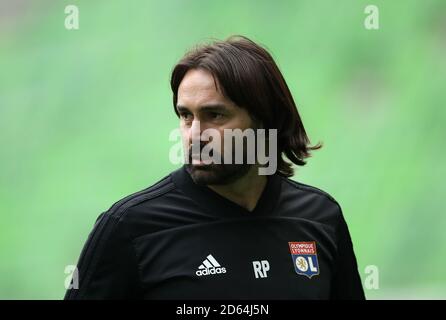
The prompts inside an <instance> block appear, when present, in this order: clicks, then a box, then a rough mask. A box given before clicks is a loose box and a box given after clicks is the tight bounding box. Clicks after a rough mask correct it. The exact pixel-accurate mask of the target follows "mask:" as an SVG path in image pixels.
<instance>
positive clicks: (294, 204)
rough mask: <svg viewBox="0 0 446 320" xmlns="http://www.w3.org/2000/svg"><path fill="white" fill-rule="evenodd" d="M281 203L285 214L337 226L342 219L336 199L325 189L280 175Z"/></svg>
mask: <svg viewBox="0 0 446 320" xmlns="http://www.w3.org/2000/svg"><path fill="white" fill-rule="evenodd" d="M281 190H282V192H281V203H282V206H283V208H285V209H286V212H287V215H289V216H293V217H299V218H303V219H306V220H309V221H313V222H319V223H322V224H325V225H329V226H331V227H335V228H337V227H338V226H339V223H340V222H341V221H342V220H343V213H342V209H341V206H340V204H339V203H338V201H337V200H336V199H335V198H334V197H333V196H332V195H331V194H330V193H328V192H327V191H325V190H322V189H320V188H318V187H315V186H312V185H308V184H304V183H301V182H298V181H295V180H291V179H289V178H285V177H282V189H281Z"/></svg>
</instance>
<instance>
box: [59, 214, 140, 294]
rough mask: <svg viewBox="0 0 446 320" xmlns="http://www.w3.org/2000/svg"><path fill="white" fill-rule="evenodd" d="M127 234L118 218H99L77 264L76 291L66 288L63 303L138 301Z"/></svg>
mask: <svg viewBox="0 0 446 320" xmlns="http://www.w3.org/2000/svg"><path fill="white" fill-rule="evenodd" d="M127 234H128V232H126V230H125V226H124V225H123V223H122V221H120V219H119V218H118V217H115V216H113V215H111V214H110V213H109V212H104V213H102V214H101V215H99V217H98V218H97V220H96V223H95V225H94V227H93V230H92V231H91V232H90V234H89V236H88V239H87V241H86V243H85V245H84V247H83V249H82V252H81V254H80V257H79V260H78V263H77V271H78V286H77V289H76V287H73V288H71V289H68V290H67V291H66V294H65V297H64V299H65V300H81V299H88V300H93V299H134V298H139V296H140V294H141V292H140V287H139V282H138V271H137V262H136V257H135V254H134V251H133V247H132V242H131V239H130V238H129V237H128V235H127ZM72 284H74V282H73V281H72Z"/></svg>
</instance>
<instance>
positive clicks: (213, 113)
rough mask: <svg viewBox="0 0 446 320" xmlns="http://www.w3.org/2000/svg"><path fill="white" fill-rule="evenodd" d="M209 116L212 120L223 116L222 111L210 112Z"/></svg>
mask: <svg viewBox="0 0 446 320" xmlns="http://www.w3.org/2000/svg"><path fill="white" fill-rule="evenodd" d="M210 117H211V119H212V120H219V119H221V118H222V117H223V114H222V113H218V112H211V113H210Z"/></svg>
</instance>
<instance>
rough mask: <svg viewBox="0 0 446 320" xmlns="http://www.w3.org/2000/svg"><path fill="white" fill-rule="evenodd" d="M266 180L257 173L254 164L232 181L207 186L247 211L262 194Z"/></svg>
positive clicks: (252, 207)
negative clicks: (241, 175) (244, 173)
mask: <svg viewBox="0 0 446 320" xmlns="http://www.w3.org/2000/svg"><path fill="white" fill-rule="evenodd" d="M266 182H267V177H266V176H261V175H258V167H257V166H255V165H254V166H252V167H251V168H250V170H249V171H248V173H247V174H246V175H244V176H243V177H241V178H240V179H238V180H237V181H234V182H233V183H230V184H226V185H208V187H209V188H210V189H212V190H213V191H215V192H216V193H218V194H219V195H221V196H223V197H225V198H226V199H228V200H230V201H232V202H235V203H237V204H238V205H240V206H241V207H243V208H245V209H247V210H248V211H253V210H254V208H255V207H256V205H257V202H258V201H259V199H260V196H261V195H262V192H263V189H265V186H266Z"/></svg>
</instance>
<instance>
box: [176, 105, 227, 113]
mask: <svg viewBox="0 0 446 320" xmlns="http://www.w3.org/2000/svg"><path fill="white" fill-rule="evenodd" d="M177 110H178V112H187V111H189V109H188V108H187V107H186V106H183V105H177ZM226 110H228V107H227V106H226V105H224V104H220V103H217V104H205V105H202V106H200V108H199V112H203V111H204V112H206V111H207V112H217V111H226Z"/></svg>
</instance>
